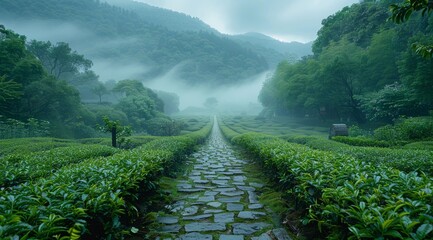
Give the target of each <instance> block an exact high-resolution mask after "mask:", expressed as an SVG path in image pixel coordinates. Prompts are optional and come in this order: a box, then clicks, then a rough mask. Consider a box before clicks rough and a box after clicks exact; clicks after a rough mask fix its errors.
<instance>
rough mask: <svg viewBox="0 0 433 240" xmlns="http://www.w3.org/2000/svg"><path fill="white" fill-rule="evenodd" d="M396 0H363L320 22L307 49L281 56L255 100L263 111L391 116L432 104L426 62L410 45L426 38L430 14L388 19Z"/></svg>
mask: <svg viewBox="0 0 433 240" xmlns="http://www.w3.org/2000/svg"><path fill="white" fill-rule="evenodd" d="M394 2H395V1H385V0H383V1H362V2H361V3H359V4H354V5H352V6H351V7H346V8H344V9H342V10H341V11H339V12H337V13H336V14H334V15H332V16H329V17H328V18H327V19H325V20H323V22H322V24H323V26H322V28H321V29H320V31H319V32H318V38H317V39H316V41H315V42H314V44H313V52H314V55H313V56H310V57H307V58H304V59H302V60H301V61H299V62H297V63H295V64H290V63H287V62H282V63H281V64H280V65H279V67H278V69H277V71H276V72H275V74H274V76H273V77H272V78H270V79H269V80H267V82H266V83H265V85H264V87H263V89H262V91H261V94H260V100H261V102H262V103H263V105H264V106H265V107H266V108H267V111H265V112H264V114H274V113H276V114H280V115H287V114H289V115H292V116H305V115H307V116H309V117H317V118H321V119H340V120H341V119H344V121H355V122H358V123H363V122H365V121H375V122H382V123H383V122H387V123H389V122H393V121H395V120H396V119H397V118H398V117H400V116H418V115H424V114H427V113H428V110H429V109H433V94H432V92H433V82H432V76H433V61H432V59H426V58H423V57H421V56H420V55H418V54H416V53H415V52H414V51H413V49H412V47H411V46H412V45H413V44H414V43H429V42H430V43H431V42H433V28H432V27H433V15H431V14H430V15H428V14H426V15H424V16H422V15H421V13H416V12H415V13H413V14H412V16H411V18H410V19H409V20H408V21H407V22H405V23H402V24H396V23H394V22H393V21H390V20H388V19H389V17H390V10H389V6H390V4H391V3H394Z"/></svg>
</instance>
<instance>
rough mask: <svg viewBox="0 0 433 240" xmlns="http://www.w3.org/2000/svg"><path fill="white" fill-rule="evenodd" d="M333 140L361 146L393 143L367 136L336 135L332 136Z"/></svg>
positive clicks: (389, 145)
mask: <svg viewBox="0 0 433 240" xmlns="http://www.w3.org/2000/svg"><path fill="white" fill-rule="evenodd" d="M332 140H334V141H336V142H341V143H344V144H348V145H351V146H359V147H382V148H387V147H392V146H393V145H392V144H391V143H389V142H387V141H383V140H375V139H372V138H366V137H343V136H335V137H332Z"/></svg>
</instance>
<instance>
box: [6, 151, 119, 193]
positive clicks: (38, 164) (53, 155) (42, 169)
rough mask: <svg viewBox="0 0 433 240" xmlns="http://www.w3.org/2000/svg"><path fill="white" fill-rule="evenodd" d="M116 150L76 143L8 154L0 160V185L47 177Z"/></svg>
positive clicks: (108, 154)
mask: <svg viewBox="0 0 433 240" xmlns="http://www.w3.org/2000/svg"><path fill="white" fill-rule="evenodd" d="M116 152H118V151H117V150H116V149H114V148H111V147H108V146H101V145H83V144H76V145H73V146H67V147H58V148H54V149H52V150H47V151H42V152H36V153H29V154H19V153H18V154H10V155H7V156H5V157H3V158H2V159H1V161H0V172H1V173H2V174H1V176H0V187H9V186H13V185H17V184H19V183H23V182H27V181H30V180H35V179H37V178H41V177H47V176H49V175H51V174H52V173H54V172H55V171H56V170H57V169H59V168H62V167H64V166H67V165H70V164H73V163H79V162H81V161H83V160H86V159H90V158H96V157H101V156H102V157H105V156H110V155H113V154H115V153H116Z"/></svg>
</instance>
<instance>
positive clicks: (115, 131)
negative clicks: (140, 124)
mask: <svg viewBox="0 0 433 240" xmlns="http://www.w3.org/2000/svg"><path fill="white" fill-rule="evenodd" d="M102 120H103V121H104V125H103V126H99V129H100V130H101V131H102V132H109V133H111V145H112V146H113V147H119V148H120V147H122V146H123V144H125V143H127V142H128V139H127V137H129V136H131V134H132V129H131V127H130V126H122V125H121V124H120V121H119V120H117V121H113V120H110V119H109V118H108V117H107V116H105V117H103V119H102Z"/></svg>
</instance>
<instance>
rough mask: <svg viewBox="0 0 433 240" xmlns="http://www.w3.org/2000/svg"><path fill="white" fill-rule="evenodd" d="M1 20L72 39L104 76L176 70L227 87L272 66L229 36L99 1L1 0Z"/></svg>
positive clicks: (28, 31) (32, 32) (44, 35)
mask: <svg viewBox="0 0 433 240" xmlns="http://www.w3.org/2000/svg"><path fill="white" fill-rule="evenodd" d="M0 21H1V23H2V24H5V26H6V27H7V28H11V29H13V30H16V31H19V32H20V33H21V34H24V35H27V36H29V38H38V39H40V40H51V41H65V42H69V43H71V46H72V47H73V48H74V49H77V50H78V51H80V52H82V53H84V54H85V55H86V57H88V58H90V59H92V60H93V61H94V63H95V65H96V66H95V68H96V69H95V70H96V71H97V73H98V74H100V75H101V77H102V78H104V77H105V78H109V77H112V78H115V77H116V76H117V75H116V72H122V74H121V75H119V77H121V78H122V79H124V78H137V79H143V80H145V79H151V78H153V77H156V76H159V75H162V74H164V73H166V72H168V71H176V74H177V75H178V76H180V77H181V78H182V79H185V81H186V82H187V83H189V84H201V83H207V84H209V83H211V84H212V85H224V84H233V83H235V82H239V81H240V80H242V79H245V78H247V77H249V76H252V75H255V74H258V73H260V72H262V71H264V70H266V69H268V63H267V62H266V60H265V59H264V58H263V57H262V56H259V55H258V54H257V53H255V52H253V51H251V50H249V49H246V48H243V47H242V46H240V45H239V44H238V43H235V42H234V41H232V40H230V39H228V38H227V37H221V36H219V35H216V34H214V33H210V32H205V31H199V32H192V31H188V32H185V31H172V30H169V29H168V28H167V27H164V26H159V25H155V24H153V23H150V22H146V21H144V19H143V17H140V15H139V14H138V13H136V12H132V11H128V10H125V9H123V8H120V7H115V6H112V5H109V4H107V3H105V2H100V1H97V0H63V1H57V0H39V1H33V0H21V1H15V0H0ZM36 36H37V37H36ZM98 66H99V68H98ZM102 80H106V79H102ZM115 80H118V79H115Z"/></svg>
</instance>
